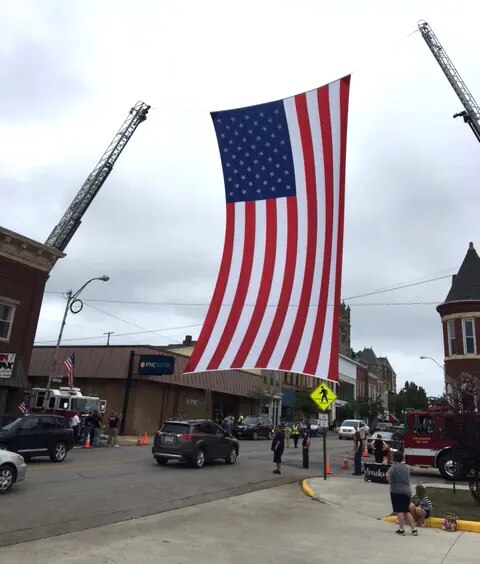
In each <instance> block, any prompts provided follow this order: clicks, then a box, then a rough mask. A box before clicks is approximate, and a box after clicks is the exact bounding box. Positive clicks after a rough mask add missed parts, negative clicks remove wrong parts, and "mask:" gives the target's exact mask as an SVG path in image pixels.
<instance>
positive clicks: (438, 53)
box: [418, 20, 480, 141]
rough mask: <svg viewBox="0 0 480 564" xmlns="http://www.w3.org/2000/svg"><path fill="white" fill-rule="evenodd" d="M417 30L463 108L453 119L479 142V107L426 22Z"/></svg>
mask: <svg viewBox="0 0 480 564" xmlns="http://www.w3.org/2000/svg"><path fill="white" fill-rule="evenodd" d="M418 29H419V30H420V33H421V34H422V36H423V39H425V42H426V44H427V45H428V47H429V48H430V51H431V52H432V53H433V56H434V57H435V59H436V60H437V63H438V64H439V65H440V68H441V69H442V70H443V72H444V74H445V76H446V77H447V79H448V82H450V84H451V85H452V88H453V89H454V90H455V93H456V94H457V96H458V97H459V98H460V102H462V104H463V107H464V108H465V110H464V111H463V112H458V113H457V114H455V115H454V116H453V117H454V118H456V117H463V121H464V122H465V123H468V125H469V126H470V128H471V130H472V131H473V133H474V135H475V137H476V138H477V141H480V107H479V106H478V104H477V102H476V101H475V98H474V97H473V96H472V93H471V92H470V90H469V89H468V88H467V85H466V84H465V83H464V82H463V80H462V77H461V76H460V74H459V73H458V71H457V69H456V68H455V65H454V64H453V63H452V61H451V60H450V58H449V56H448V55H447V53H446V52H445V49H444V48H443V47H442V45H441V43H440V41H439V40H438V38H437V36H436V35H435V34H434V33H433V31H432V28H431V27H430V26H429V25H428V23H427V22H425V21H423V20H420V21H419V22H418Z"/></svg>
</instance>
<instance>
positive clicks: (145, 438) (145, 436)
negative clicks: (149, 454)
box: [142, 432, 148, 446]
mask: <svg viewBox="0 0 480 564" xmlns="http://www.w3.org/2000/svg"><path fill="white" fill-rule="evenodd" d="M142 444H143V445H144V446H147V445H148V437H147V433H146V432H145V433H143V443H142Z"/></svg>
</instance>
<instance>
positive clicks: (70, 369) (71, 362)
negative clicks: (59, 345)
mask: <svg viewBox="0 0 480 564" xmlns="http://www.w3.org/2000/svg"><path fill="white" fill-rule="evenodd" d="M63 365H64V366H65V368H66V369H67V375H68V385H69V386H70V388H73V378H74V373H75V353H74V352H71V353H70V354H69V355H68V357H67V359H66V360H64V361H63Z"/></svg>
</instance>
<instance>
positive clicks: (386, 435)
mask: <svg viewBox="0 0 480 564" xmlns="http://www.w3.org/2000/svg"><path fill="white" fill-rule="evenodd" d="M379 436H380V437H381V438H382V439H384V440H386V441H389V440H390V439H391V438H392V433H387V432H386V431H385V432H383V433H382V432H381V431H380V432H378V431H377V432H376V433H373V435H372V440H375V439H378V437H379Z"/></svg>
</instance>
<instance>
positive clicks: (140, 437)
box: [137, 433, 143, 446]
mask: <svg viewBox="0 0 480 564" xmlns="http://www.w3.org/2000/svg"><path fill="white" fill-rule="evenodd" d="M137 446H143V437H142V433H140V434H139V435H138V439H137Z"/></svg>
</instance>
